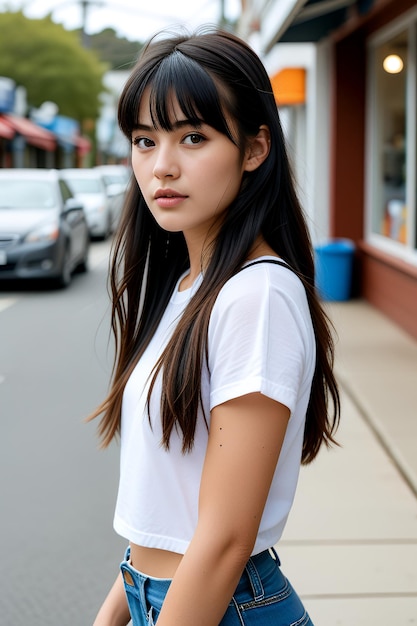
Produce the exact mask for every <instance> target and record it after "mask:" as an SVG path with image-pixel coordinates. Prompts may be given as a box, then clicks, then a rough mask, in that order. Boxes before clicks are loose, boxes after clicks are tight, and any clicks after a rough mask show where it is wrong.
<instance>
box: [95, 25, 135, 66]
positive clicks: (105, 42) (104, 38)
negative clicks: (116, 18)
mask: <svg viewBox="0 0 417 626" xmlns="http://www.w3.org/2000/svg"><path fill="white" fill-rule="evenodd" d="M89 42H90V47H91V49H92V50H95V51H96V52H97V55H98V57H99V58H100V59H101V61H103V62H104V63H107V64H108V65H109V66H110V68H111V69H112V70H130V69H131V68H132V67H133V65H134V63H135V61H136V59H137V58H138V55H139V52H140V50H141V48H142V44H141V43H139V42H135V41H129V40H128V39H125V38H124V37H118V36H117V33H116V31H114V30H113V29H112V28H106V29H105V30H103V31H102V32H101V33H97V34H94V35H90V36H89Z"/></svg>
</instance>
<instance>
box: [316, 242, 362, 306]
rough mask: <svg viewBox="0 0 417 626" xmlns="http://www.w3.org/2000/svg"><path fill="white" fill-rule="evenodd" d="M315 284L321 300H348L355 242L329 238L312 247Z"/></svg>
mask: <svg viewBox="0 0 417 626" xmlns="http://www.w3.org/2000/svg"><path fill="white" fill-rule="evenodd" d="M314 252H315V260H316V285H317V288H318V291H319V293H320V296H321V298H322V299H323V300H330V301H333V300H335V301H343V300H349V298H350V294H351V290H352V269H353V258H354V253H355V244H354V243H353V241H351V240H350V239H331V240H330V241H328V242H326V243H323V244H321V245H318V246H315V247H314Z"/></svg>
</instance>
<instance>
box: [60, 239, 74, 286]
mask: <svg viewBox="0 0 417 626" xmlns="http://www.w3.org/2000/svg"><path fill="white" fill-rule="evenodd" d="M71 278H72V267H71V254H70V249H69V247H68V246H67V247H66V248H65V253H64V258H63V261H62V268H61V274H60V275H59V277H58V286H59V287H63V288H65V287H68V285H69V284H70V283H71Z"/></svg>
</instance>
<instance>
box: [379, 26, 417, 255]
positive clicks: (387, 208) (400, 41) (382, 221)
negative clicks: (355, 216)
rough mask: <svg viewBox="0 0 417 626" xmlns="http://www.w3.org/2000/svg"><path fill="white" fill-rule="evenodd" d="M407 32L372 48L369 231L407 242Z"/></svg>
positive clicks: (401, 242) (408, 205)
mask: <svg viewBox="0 0 417 626" xmlns="http://www.w3.org/2000/svg"><path fill="white" fill-rule="evenodd" d="M408 53H409V36H408V31H407V30H406V31H403V32H401V33H399V34H397V35H396V36H395V37H392V38H390V39H389V40H388V41H386V42H384V43H382V44H380V45H378V46H376V47H375V50H374V55H373V56H374V73H373V76H374V81H375V84H374V103H375V104H374V106H375V117H374V137H375V139H374V152H375V153H374V154H373V155H372V161H373V169H374V175H373V181H374V185H373V187H374V188H373V194H372V207H371V212H372V216H371V230H372V233H375V234H377V235H382V236H383V237H386V238H388V239H390V240H393V241H395V242H398V243H400V244H407V241H408V232H407V230H408V224H409V221H410V220H409V216H408V215H407V213H408V211H409V207H410V203H409V201H408V200H409V199H408V198H407V173H408V171H409V167H408V165H409V164H408V159H409V154H408V150H407V113H408V112H407V84H408V80H409V72H408V57H409V54H408Z"/></svg>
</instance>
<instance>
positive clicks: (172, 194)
mask: <svg viewBox="0 0 417 626" xmlns="http://www.w3.org/2000/svg"><path fill="white" fill-rule="evenodd" d="M158 198H186V196H183V195H182V194H181V193H178V192H177V191H174V190H173V189H158V190H157V191H156V192H155V200H158Z"/></svg>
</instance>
